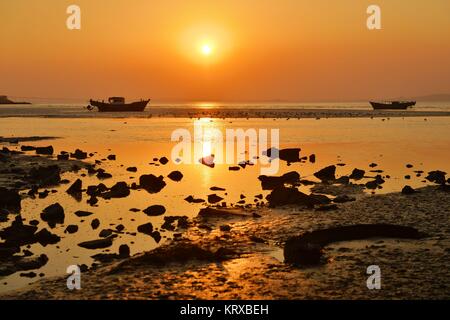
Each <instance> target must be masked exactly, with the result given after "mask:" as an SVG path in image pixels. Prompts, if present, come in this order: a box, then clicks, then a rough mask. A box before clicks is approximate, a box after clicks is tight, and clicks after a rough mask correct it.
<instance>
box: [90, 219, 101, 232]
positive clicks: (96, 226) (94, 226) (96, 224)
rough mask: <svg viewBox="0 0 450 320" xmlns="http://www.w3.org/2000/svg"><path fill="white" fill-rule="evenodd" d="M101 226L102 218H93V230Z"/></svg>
mask: <svg viewBox="0 0 450 320" xmlns="http://www.w3.org/2000/svg"><path fill="white" fill-rule="evenodd" d="M99 226H100V220H98V219H97V218H96V219H94V220H92V222H91V227H92V229H93V230H95V229H97V228H98V227H99Z"/></svg>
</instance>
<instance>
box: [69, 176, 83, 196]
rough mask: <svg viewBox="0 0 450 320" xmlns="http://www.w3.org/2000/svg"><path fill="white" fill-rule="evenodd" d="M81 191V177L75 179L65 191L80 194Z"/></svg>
mask: <svg viewBox="0 0 450 320" xmlns="http://www.w3.org/2000/svg"><path fill="white" fill-rule="evenodd" d="M82 191H83V182H82V181H81V179H77V180H76V181H75V182H74V183H73V184H72V185H71V186H70V187H69V189H67V191H66V192H67V193H68V194H70V195H75V194H80V193H81V192H82Z"/></svg>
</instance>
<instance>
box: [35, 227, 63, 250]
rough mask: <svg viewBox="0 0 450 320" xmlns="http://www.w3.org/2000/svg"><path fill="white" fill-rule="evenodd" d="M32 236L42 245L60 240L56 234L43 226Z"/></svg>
mask: <svg viewBox="0 0 450 320" xmlns="http://www.w3.org/2000/svg"><path fill="white" fill-rule="evenodd" d="M34 237H35V239H36V241H37V242H39V243H40V244H41V245H42V246H44V247H45V246H47V245H49V244H56V243H58V242H59V241H60V240H61V238H60V237H59V236H58V235H56V234H53V233H51V232H50V231H48V230H47V229H45V228H44V229H42V230H41V231H39V232H37V233H36V234H35V236H34Z"/></svg>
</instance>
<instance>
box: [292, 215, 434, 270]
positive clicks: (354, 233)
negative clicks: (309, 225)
mask: <svg viewBox="0 0 450 320" xmlns="http://www.w3.org/2000/svg"><path fill="white" fill-rule="evenodd" d="M379 237H380V238H401V239H421V238H423V237H425V235H424V234H423V233H421V232H419V231H418V230H417V229H415V228H412V227H404V226H398V225H391V224H361V225H352V226H344V227H334V228H329V229H323V230H317V231H313V232H306V233H304V234H303V235H300V236H296V237H292V238H290V239H288V240H287V241H286V243H285V246H284V259H285V262H286V263H293V264H300V265H315V264H318V263H319V262H320V259H321V257H322V253H323V247H324V246H326V245H328V244H330V243H333V242H339V241H351V240H362V239H370V238H379Z"/></svg>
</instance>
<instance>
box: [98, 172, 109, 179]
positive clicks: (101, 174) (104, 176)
mask: <svg viewBox="0 0 450 320" xmlns="http://www.w3.org/2000/svg"><path fill="white" fill-rule="evenodd" d="M97 178H99V179H100V180H105V179H110V178H112V174H110V173H108V172H105V171H103V170H102V171H99V172H97Z"/></svg>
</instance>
